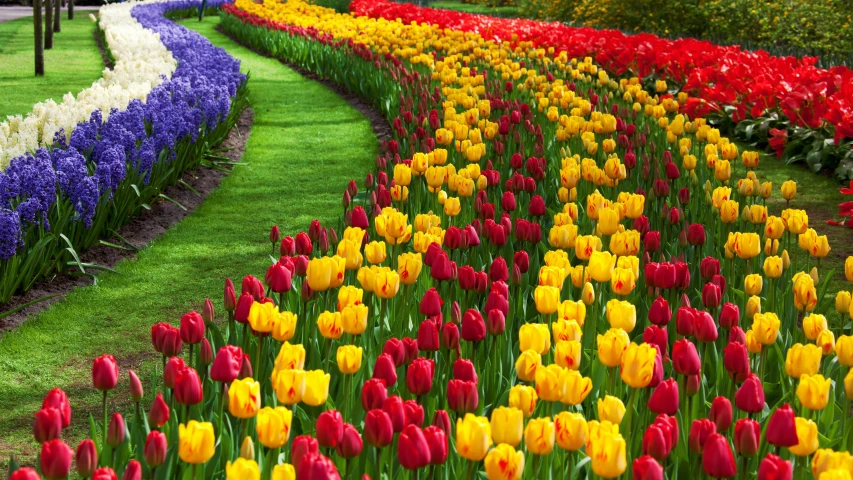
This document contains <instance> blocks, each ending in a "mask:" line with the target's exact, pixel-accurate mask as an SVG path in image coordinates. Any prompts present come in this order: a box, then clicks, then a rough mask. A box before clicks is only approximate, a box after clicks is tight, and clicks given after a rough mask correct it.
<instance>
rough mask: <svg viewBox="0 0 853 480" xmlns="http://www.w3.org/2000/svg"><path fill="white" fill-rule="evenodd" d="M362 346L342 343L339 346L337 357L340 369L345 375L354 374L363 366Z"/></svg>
mask: <svg viewBox="0 0 853 480" xmlns="http://www.w3.org/2000/svg"><path fill="white" fill-rule="evenodd" d="M361 356H362V349H361V347H356V346H354V345H341V346H339V347H338V352H337V354H336V355H335V359H336V361H337V363H338V369H339V370H340V371H341V373H343V374H344V375H352V374H354V373H356V372H358V370H359V369H360V368H361Z"/></svg>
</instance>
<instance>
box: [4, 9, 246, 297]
mask: <svg viewBox="0 0 853 480" xmlns="http://www.w3.org/2000/svg"><path fill="white" fill-rule="evenodd" d="M197 3H198V2H189V1H178V2H138V3H123V4H116V5H108V6H105V7H103V13H102V15H101V18H102V20H101V21H102V24H103V25H104V26H105V27H106V28H107V33H106V34H107V38H108V39H109V40H110V42H111V43H110V45H111V47H113V46H116V47H119V48H118V51H114V52H115V54H116V55H117V58H120V63H121V64H122V66H121V69H120V70H119V69H118V68H117V69H116V71H114V74H109V73H107V74H105V77H104V81H105V82H107V84H110V85H112V87H108V88H101V87H97V88H95V87H93V90H91V91H90V92H88V93H85V94H81V95H80V96H79V97H78V102H77V105H78V106H80V107H81V108H82V110H79V111H78V112H77V113H76V114H75V115H85V119H86V121H83V122H82V123H79V124H77V125H76V127H75V128H74V129H73V130H70V134H69V135H67V136H66V135H62V134H61V133H60V134H58V135H56V137H55V139H54V140H53V142H50V144H49V145H48V146H46V147H41V148H38V149H37V150H36V151H35V152H34V153H26V154H24V155H20V156H18V157H16V158H14V159H12V161H11V162H10V163H9V166H8V168H6V170H5V171H3V172H0V275H2V276H0V278H2V280H0V303H3V302H6V301H8V300H9V298H10V297H11V296H12V295H13V294H15V293H17V292H20V291H25V290H27V289H28V288H29V287H30V286H31V285H32V284H33V283H34V282H35V281H36V280H38V279H39V278H41V277H43V276H44V275H47V274H49V273H51V272H53V271H56V270H61V269H64V268H67V263H68V262H69V261H70V260H71V259H72V258H73V256H74V253H73V250H76V251H80V250H83V249H85V248H88V247H89V246H91V245H92V244H93V243H94V242H96V241H97V240H98V238H99V237H100V236H101V235H103V234H104V233H107V232H110V231H112V230H115V229H117V228H118V227H119V226H121V225H122V224H124V223H125V222H127V221H128V220H129V218H130V217H131V216H133V215H134V214H136V213H137V212H139V211H140V209H142V208H148V206H147V204H148V203H149V202H151V201H153V200H155V199H157V197H158V195H160V192H161V191H162V190H163V188H165V187H166V186H168V185H172V184H174V183H176V182H177V181H178V179H180V177H181V175H182V174H183V172H185V171H186V170H188V169H190V168H193V167H194V166H196V165H198V164H199V163H200V162H201V160H202V158H203V156H204V155H205V153H206V152H207V151H208V150H209V149H210V148H211V146H214V145H217V144H218V143H219V142H220V141H221V140H222V139H224V137H225V135H226V134H227V133H228V131H229V130H230V129H231V127H232V126H233V125H234V123H235V122H236V118H237V116H239V114H240V113H241V112H242V108H243V106H244V105H245V92H244V86H245V82H246V77H245V75H243V74H241V73H240V71H239V62H237V61H236V60H234V59H233V58H231V57H230V56H228V55H227V54H226V53H225V52H224V51H223V50H221V49H218V48H215V47H213V45H211V44H210V42H208V41H207V40H206V39H204V38H203V37H201V36H200V35H198V34H196V33H194V32H190V31H189V30H187V29H185V28H183V27H179V26H176V25H174V24H173V23H172V22H171V21H168V20H165V19H164V18H163V17H162V14H163V12H165V11H168V10H172V9H187V8H197ZM210 4H211V5H212V6H215V5H218V4H219V2H210ZM152 42H156V44H157V46H156V47H155V46H154V45H153V44H152ZM137 48H138V49H137ZM175 62H177V64H176V63H175ZM167 73H171V78H170V79H165V78H164V77H162V78H161V75H162V74H167ZM155 78H159V79H158V80H156V81H155ZM96 85H98V84H96ZM144 85H147V86H144ZM154 85H156V86H154ZM152 87H153V88H152ZM149 90H150V91H149ZM99 91H100V92H112V93H111V94H109V95H106V93H105V95H106V96H104V97H101V98H100V100H97V101H96V100H94V98H95V97H98V95H97V92H99ZM137 96H138V97H140V98H134V97H137ZM90 97H91V98H92V101H91V102H80V99H81V98H86V99H89V98H90ZM128 100H129V102H128ZM102 102H106V103H102ZM114 102H118V103H114ZM122 102H124V103H122ZM84 103H85V105H84ZM96 107H97V108H96ZM111 107H116V108H118V107H121V108H123V109H122V110H117V109H116V108H113V109H112V110H110V108H111ZM93 108H94V110H93ZM37 110H38V109H37ZM68 120H69V121H71V120H73V121H74V122H76V121H77V117H74V116H71V117H68ZM63 121H65V120H63ZM45 125H48V124H45ZM45 125H42V126H41V127H40V128H41V129H42V130H44V128H46V127H45ZM51 125H54V124H51ZM55 125H59V124H55ZM63 125H65V126H67V125H66V124H63ZM51 128H52V127H51ZM44 131H46V130H44ZM81 268H82V267H81Z"/></svg>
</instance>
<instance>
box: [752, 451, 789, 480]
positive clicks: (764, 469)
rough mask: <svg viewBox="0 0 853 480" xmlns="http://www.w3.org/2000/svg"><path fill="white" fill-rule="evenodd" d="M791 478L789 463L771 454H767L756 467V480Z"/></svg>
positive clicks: (784, 479) (783, 479)
mask: <svg viewBox="0 0 853 480" xmlns="http://www.w3.org/2000/svg"><path fill="white" fill-rule="evenodd" d="M793 476H794V470H793V467H792V466H791V462H789V461H787V460H782V459H781V458H779V457H777V456H776V455H773V454H772V453H769V454H767V456H766V457H764V459H763V460H762V461H761V463H760V464H759V465H758V476H757V477H758V480H791V479H792V478H793Z"/></svg>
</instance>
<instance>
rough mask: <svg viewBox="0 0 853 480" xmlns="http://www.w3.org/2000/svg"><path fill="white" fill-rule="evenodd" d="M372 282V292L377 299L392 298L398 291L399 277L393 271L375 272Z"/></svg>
mask: <svg viewBox="0 0 853 480" xmlns="http://www.w3.org/2000/svg"><path fill="white" fill-rule="evenodd" d="M373 282H374V283H373V292H374V293H375V294H376V296H378V297H379V298H384V299H389V298H394V296H395V295H397V292H398V291H399V290H400V275H399V274H397V272H395V271H393V270H391V271H382V272H377V273H376V276H375V277H374V280H373Z"/></svg>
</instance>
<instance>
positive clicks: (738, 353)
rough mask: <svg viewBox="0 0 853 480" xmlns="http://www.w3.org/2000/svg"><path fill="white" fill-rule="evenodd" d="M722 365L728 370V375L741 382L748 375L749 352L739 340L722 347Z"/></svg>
mask: <svg viewBox="0 0 853 480" xmlns="http://www.w3.org/2000/svg"><path fill="white" fill-rule="evenodd" d="M723 367H725V369H726V371H728V372H729V377H731V378H732V379H733V380H735V381H737V382H742V381H744V380H745V379H746V377H747V375H749V369H750V367H749V353H748V352H747V350H746V346H745V345H744V344H743V343H741V342H729V344H728V345H726V347H725V348H724V349H723Z"/></svg>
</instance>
